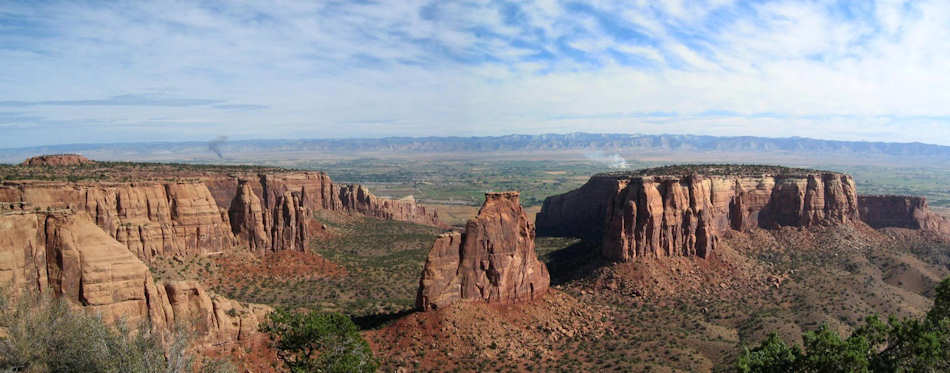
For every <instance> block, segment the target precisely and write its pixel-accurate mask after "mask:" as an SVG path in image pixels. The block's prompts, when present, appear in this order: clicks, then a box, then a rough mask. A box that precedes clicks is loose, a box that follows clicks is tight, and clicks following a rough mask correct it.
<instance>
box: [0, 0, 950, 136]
mask: <svg viewBox="0 0 950 373" xmlns="http://www.w3.org/2000/svg"><path fill="white" fill-rule="evenodd" d="M432 4H435V5H432ZM592 4H593V9H590V10H583V9H574V8H570V7H565V6H564V4H562V3H559V2H557V1H553V0H537V1H530V2H527V3H524V4H519V5H520V13H517V14H509V13H506V11H505V10H504V9H503V8H501V7H498V6H496V5H498V3H491V4H488V3H476V4H471V3H456V2H437V3H428V2H421V1H417V2H381V3H347V2H342V3H329V2H318V3H312V2H285V3H282V4H281V5H280V6H274V5H273V4H271V3H263V2H261V3H258V2H253V1H252V2H241V3H237V2H222V3H217V4H211V5H212V6H204V5H207V4H202V5H199V4H197V3H192V2H172V1H168V2H166V1H160V2H145V3H122V4H101V3H90V4H85V3H73V2H68V3H58V2H56V3H35V4H30V3H7V4H2V5H0V25H2V26H0V86H2V88H3V89H0V101H68V100H100V99H104V98H109V97H115V96H121V95H143V94H160V95H162V96H163V97H169V98H182V97H186V98H204V99H211V100H218V101H224V102H226V103H227V104H229V105H234V106H232V107H234V108H237V107H240V106H239V105H260V106H262V107H266V109H263V110H243V111H242V110H223V109H222V108H220V107H214V106H213V105H205V106H193V107H137V106H123V107H114V106H110V107H94V106H68V105H60V106H49V105H44V106H31V107H23V108H9V109H10V110H9V112H18V113H19V112H22V113H23V114H22V115H19V116H16V118H18V120H22V121H23V122H22V123H16V125H15V126H14V125H12V124H9V123H4V126H5V127H4V129H3V131H4V132H8V133H9V134H10V135H11V136H3V137H4V138H5V139H11V138H15V137H16V138H18V140H16V142H14V141H12V140H6V141H2V140H0V146H17V145H29V144H40V143H46V142H50V141H57V142H79V141H125V140H135V141H138V140H159V139H165V138H167V139H182V138H181V137H182V136H196V137H197V136H206V135H208V134H211V135H218V134H222V133H224V132H229V133H233V134H239V136H245V137H290V136H303V137H314V136H331V137H349V136H381V135H430V134H442V135H448V134H483V135H484V134H504V133H512V132H520V133H530V132H544V131H578V130H583V131H605V132H654V133H656V132H669V133H686V132H688V133H704V134H713V135H737V134H753V135H770V136H790V135H797V136H811V137H829V138H841V139H852V140H857V139H867V140H902V141H925V142H932V143H941V144H948V145H950V133H948V128H950V120H948V119H947V118H950V105H947V102H950V91H948V90H947V89H945V87H947V86H950V65H948V64H946V61H947V60H950V44H947V43H946V42H945V41H946V40H948V39H950V4H948V3H946V2H943V1H915V2H903V1H893V0H881V1H877V2H874V3H873V4H872V5H873V6H869V7H865V8H860V9H839V8H836V7H840V6H841V4H840V3H832V2H824V1H815V2H800V1H775V2H767V3H749V4H745V3H742V2H736V1H718V0H716V1H713V0H710V1H692V2H690V1H684V2H682V3H680V2H647V1H642V2H638V3H637V2H634V3H631V2H608V1H602V2H595V3H592ZM863 4H864V3H861V4H858V3H848V2H846V3H845V5H847V6H855V7H857V6H858V5H863ZM428 7H434V8H433V9H434V11H431V12H430V11H428V10H424V9H428ZM508 16H515V17H514V18H515V20H516V21H517V22H515V23H511V22H508V19H507V17H508ZM427 18H428V19H427ZM4 20H8V21H9V22H2V21H4ZM564 45H567V46H570V47H571V48H573V49H576V50H580V51H583V53H582V54H578V53H577V52H576V51H571V50H566V49H565V48H563V46H564ZM617 52H619V53H622V54H625V55H627V56H629V57H630V58H631V59H632V60H631V61H626V60H623V59H622V58H618V56H617V55H615V53H617ZM4 110H6V109H4V108H0V112H2V111H4ZM710 111H713V112H719V113H734V114H731V115H720V116H716V117H710V116H706V115H704V114H703V113H706V112H710ZM654 112H664V113H675V114H676V115H673V116H661V117H650V116H643V115H642V113H654ZM636 113H639V114H636ZM0 114H2V113H0ZM633 114H636V115H633ZM763 114H764V115H763ZM565 117H569V118H577V119H564V118H565ZM154 118H162V120H155V119H154ZM882 118H884V119H882ZM84 123H85V124H84ZM342 123H360V124H359V125H352V124H347V125H343V124H342ZM143 126H145V127H149V128H150V130H149V131H148V132H147V133H146V132H136V128H139V127H143ZM60 127H69V128H82V129H83V130H81V131H67V132H62V133H63V134H64V135H69V136H71V137H69V138H65V137H63V138H59V139H57V138H54V137H51V136H38V135H37V134H38V133H59V132H57V131H56V128H60ZM23 128H32V130H31V132H29V133H28V136H29V138H28V139H27V140H26V141H27V143H23V142H22V139H23V137H21V136H16V135H18V134H19V133H17V132H14V131H19V130H21V129H23ZM44 131H45V132H44ZM23 134H27V132H23ZM162 136H165V137H162ZM156 137H158V138H156ZM232 137H235V136H232Z"/></svg>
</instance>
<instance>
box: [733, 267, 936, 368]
mask: <svg viewBox="0 0 950 373" xmlns="http://www.w3.org/2000/svg"><path fill="white" fill-rule="evenodd" d="M802 339H803V341H804V343H803V344H804V348H803V349H802V348H799V347H797V346H788V345H787V344H785V342H784V341H782V340H781V339H780V338H779V337H778V336H777V335H775V334H774V333H773V334H770V335H769V337H768V338H766V340H765V341H763V342H762V343H761V344H760V345H759V346H758V347H755V348H753V349H746V350H745V351H744V352H743V353H742V355H741V356H739V359H738V361H737V362H736V367H737V369H738V370H739V371H740V372H947V371H950V278H947V279H944V280H943V281H941V282H940V284H939V285H937V289H936V298H935V299H934V306H933V308H931V310H930V312H928V313H927V315H926V316H925V317H924V318H922V319H913V318H908V319H903V320H900V319H897V318H896V317H893V316H891V317H890V318H889V319H888V320H887V322H884V321H882V320H881V319H879V318H878V317H877V316H869V317H867V318H866V319H865V320H864V324H863V325H861V326H860V327H858V328H857V329H855V331H854V333H851V335H850V336H848V337H847V338H843V337H841V336H840V335H838V333H837V332H835V331H834V330H831V329H830V328H828V327H827V326H825V325H822V326H820V327H819V328H818V329H817V330H815V331H810V332H806V333H805V334H804V335H803V336H802Z"/></svg>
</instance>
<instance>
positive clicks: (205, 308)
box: [164, 281, 271, 342]
mask: <svg viewBox="0 0 950 373" xmlns="http://www.w3.org/2000/svg"><path fill="white" fill-rule="evenodd" d="M164 292H165V294H167V297H168V298H167V299H168V306H169V307H170V308H171V310H172V316H173V317H174V318H175V319H176V320H180V321H183V322H186V323H191V324H192V327H193V329H192V330H195V331H197V332H198V333H199V335H203V336H205V339H206V340H207V341H212V342H213V341H237V340H243V339H247V338H250V337H252V336H254V335H257V334H258V330H257V327H258V325H259V323H260V322H261V321H264V318H265V317H266V316H267V313H269V312H270V311H271V309H270V307H267V306H263V305H259V304H249V305H243V304H241V303H240V302H237V301H234V300H230V299H226V298H224V297H220V296H216V295H214V294H211V293H209V292H207V291H206V290H205V289H204V287H202V286H201V285H200V284H198V283H197V282H195V281H174V282H171V283H168V284H165V285H164ZM173 321H174V320H169V321H168V322H173Z"/></svg>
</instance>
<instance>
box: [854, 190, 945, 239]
mask: <svg viewBox="0 0 950 373" xmlns="http://www.w3.org/2000/svg"><path fill="white" fill-rule="evenodd" d="M858 205H859V206H861V220H863V221H864V222H865V223H867V224H868V225H870V226H872V227H874V228H887V227H897V228H910V229H920V230H925V231H931V232H938V233H945V234H950V220H948V219H947V218H945V217H943V216H940V215H938V214H937V213H935V212H933V211H931V210H930V208H929V207H928V206H927V199H926V198H924V197H911V196H895V195H861V196H858Z"/></svg>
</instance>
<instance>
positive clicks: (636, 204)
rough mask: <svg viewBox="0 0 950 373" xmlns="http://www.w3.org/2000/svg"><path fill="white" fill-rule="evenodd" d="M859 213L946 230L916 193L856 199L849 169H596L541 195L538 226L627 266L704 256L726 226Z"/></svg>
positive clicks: (849, 217)
mask: <svg viewBox="0 0 950 373" xmlns="http://www.w3.org/2000/svg"><path fill="white" fill-rule="evenodd" d="M894 211H898V212H894ZM862 218H864V219H865V221H866V222H868V223H869V225H871V226H875V227H883V226H904V227H911V228H923V229H933V230H940V229H947V228H946V227H947V226H948V225H947V224H946V220H945V219H943V218H941V217H938V216H936V215H935V214H933V213H932V212H929V210H927V209H926V203H925V202H924V201H923V199H922V198H918V197H895V196H883V197H882V196H866V197H861V198H859V197H858V195H857V192H856V189H855V184H854V180H853V179H852V178H851V176H848V175H845V174H840V173H834V172H824V171H815V170H806V169H790V168H783V167H771V166H715V165H709V166H672V167H663V168H657V169H647V170H642V171H637V172H627V173H606V174H598V175H595V176H593V177H591V179H590V180H589V181H588V182H587V183H586V184H585V185H583V186H582V187H581V188H579V189H576V190H574V191H571V192H568V193H565V194H561V195H556V196H552V197H548V198H547V199H545V201H544V204H543V206H542V208H541V212H539V213H538V215H537V220H536V224H537V226H538V231H539V232H540V233H542V234H546V235H570V236H578V237H594V238H597V239H601V242H602V247H601V254H602V255H603V256H604V257H605V258H607V259H610V260H613V261H619V262H628V261H633V260H636V258H638V257H643V256H651V257H664V256H699V257H705V256H706V255H708V254H709V253H711V252H713V251H714V250H715V249H716V246H717V245H718V242H719V239H720V237H721V236H722V234H723V233H724V231H726V230H730V229H731V230H735V231H748V230H750V229H753V228H774V227H778V226H794V227H809V226H821V225H824V226H828V225H838V224H853V223H856V222H860V221H861V219H862ZM941 227H944V228H941Z"/></svg>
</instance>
